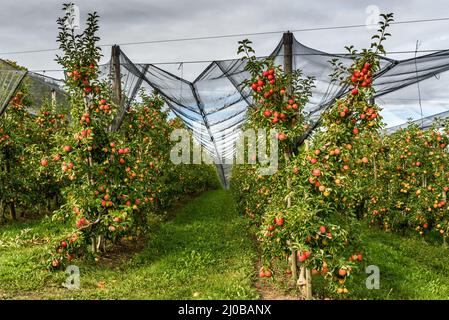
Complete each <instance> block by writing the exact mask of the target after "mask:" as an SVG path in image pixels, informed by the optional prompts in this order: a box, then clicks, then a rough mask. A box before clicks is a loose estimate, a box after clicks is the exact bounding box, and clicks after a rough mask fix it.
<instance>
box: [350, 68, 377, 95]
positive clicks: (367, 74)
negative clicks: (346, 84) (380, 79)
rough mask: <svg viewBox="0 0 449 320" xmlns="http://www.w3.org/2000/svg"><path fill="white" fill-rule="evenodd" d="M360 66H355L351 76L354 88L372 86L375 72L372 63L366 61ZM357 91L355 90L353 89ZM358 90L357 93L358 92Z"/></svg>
mask: <svg viewBox="0 0 449 320" xmlns="http://www.w3.org/2000/svg"><path fill="white" fill-rule="evenodd" d="M360 66H361V67H362V68H360V67H357V66H356V67H355V69H354V71H353V72H352V74H351V76H350V81H351V83H352V84H353V85H354V86H355V88H354V89H353V90H357V87H358V86H360V87H370V86H371V84H372V82H373V74H372V72H371V66H372V65H371V63H369V62H365V63H363V62H362V64H361V65H360ZM353 92H355V91H353ZM357 93H358V92H356V93H355V94H357ZM353 94H354V93H353Z"/></svg>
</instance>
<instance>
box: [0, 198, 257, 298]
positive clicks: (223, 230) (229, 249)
mask: <svg viewBox="0 0 449 320" xmlns="http://www.w3.org/2000/svg"><path fill="white" fill-rule="evenodd" d="M232 203H233V202H232V200H231V199H230V195H229V193H227V192H226V191H224V190H217V191H209V192H206V193H204V194H203V195H201V196H200V197H198V198H196V199H194V200H193V201H191V202H190V203H188V204H187V205H186V206H185V207H183V208H181V209H179V210H178V211H177V212H176V217H175V218H174V219H173V220H171V221H169V222H166V223H163V224H161V225H160V226H158V227H157V228H156V229H155V230H154V231H153V232H152V233H151V235H150V238H149V239H148V242H147V243H146V244H145V245H144V248H143V250H141V251H140V252H137V253H135V254H133V255H132V256H131V257H129V259H123V260H122V261H120V263H115V264H114V265H112V266H111V265H110V264H107V263H102V262H100V263H96V262H94V261H90V262H89V261H78V262H76V264H77V266H78V267H79V268H80V273H81V277H80V278H81V289H80V290H68V289H65V288H63V287H62V285H61V283H62V282H64V281H65V277H66V275H65V274H64V273H63V272H62V271H61V272H53V273H52V272H46V271H44V268H43V266H42V265H41V264H40V263H39V261H40V260H42V259H43V257H45V254H46V252H47V251H48V248H49V247H48V246H49V244H47V243H45V242H44V243H40V242H42V241H44V240H42V239H43V238H45V237H50V238H52V237H53V236H52V235H53V234H56V233H58V231H57V226H55V225H52V222H50V221H49V220H48V221H30V222H25V223H23V222H22V223H15V224H11V225H9V226H7V227H6V228H4V229H3V230H2V231H1V233H0V239H9V240H10V241H11V240H12V239H13V238H14V237H15V236H17V235H18V234H20V230H21V229H23V228H29V229H31V231H29V232H28V233H29V234H33V235H34V236H35V237H36V239H40V240H42V241H38V240H36V241H35V242H36V244H33V243H25V244H20V243H19V244H18V245H16V246H10V247H8V248H3V249H1V248H0V297H3V298H9V299H10V298H32V299H41V298H42V299H254V298H257V292H256V290H255V289H254V288H253V280H254V279H253V277H254V261H255V259H256V251H255V248H254V246H253V243H252V241H251V239H250V237H249V235H248V233H246V232H245V222H244V221H243V219H242V218H241V217H240V216H239V215H238V214H237V212H236V210H235V208H234V206H233V205H232ZM49 234H51V235H50V236H49ZM28 237H30V236H28ZM54 238H57V237H56V236H54ZM50 242H51V241H50Z"/></svg>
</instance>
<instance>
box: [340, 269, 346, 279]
mask: <svg viewBox="0 0 449 320" xmlns="http://www.w3.org/2000/svg"><path fill="white" fill-rule="evenodd" d="M338 274H339V275H340V276H341V277H344V276H346V270H345V269H340V270H338Z"/></svg>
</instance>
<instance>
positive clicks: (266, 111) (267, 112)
mask: <svg viewBox="0 0 449 320" xmlns="http://www.w3.org/2000/svg"><path fill="white" fill-rule="evenodd" d="M263 116H264V117H265V118H269V117H271V111H270V110H265V111H264V112H263Z"/></svg>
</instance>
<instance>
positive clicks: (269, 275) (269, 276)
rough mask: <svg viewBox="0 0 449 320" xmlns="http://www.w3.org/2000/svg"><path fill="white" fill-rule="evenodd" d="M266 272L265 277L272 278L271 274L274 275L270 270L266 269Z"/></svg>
mask: <svg viewBox="0 0 449 320" xmlns="http://www.w3.org/2000/svg"><path fill="white" fill-rule="evenodd" d="M264 274H265V278H271V276H272V273H271V271H270V270H267V271H265V273H264Z"/></svg>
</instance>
